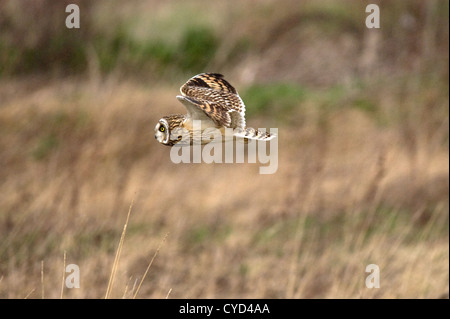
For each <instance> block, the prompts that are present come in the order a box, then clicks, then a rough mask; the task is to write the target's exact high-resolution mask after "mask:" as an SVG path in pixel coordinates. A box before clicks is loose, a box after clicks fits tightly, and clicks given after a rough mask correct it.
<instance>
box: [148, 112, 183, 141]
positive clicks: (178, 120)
mask: <svg viewBox="0 0 450 319" xmlns="http://www.w3.org/2000/svg"><path fill="white" fill-rule="evenodd" d="M185 120H186V116H185V115H182V114H174V115H168V116H164V117H162V118H161V119H160V120H159V121H158V123H157V124H156V126H155V138H156V140H157V141H158V142H159V143H161V144H164V145H167V146H173V145H175V144H177V143H179V142H180V141H181V139H182V135H183V133H185V131H186V130H184V128H183V123H184V121H185Z"/></svg>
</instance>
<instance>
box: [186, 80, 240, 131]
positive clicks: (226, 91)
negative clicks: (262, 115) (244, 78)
mask: <svg viewBox="0 0 450 319" xmlns="http://www.w3.org/2000/svg"><path fill="white" fill-rule="evenodd" d="M180 92H181V94H182V96H177V98H178V100H180V101H181V102H182V103H183V104H184V105H185V106H186V108H187V109H188V116H190V117H191V118H192V119H200V120H204V118H203V116H202V115H201V114H199V113H198V112H196V110H195V108H197V109H198V110H201V111H202V112H203V113H204V114H206V115H207V116H208V117H209V118H210V119H211V120H212V121H213V122H214V123H215V124H216V125H217V126H224V127H231V128H242V129H244V128H245V105H244V102H243V101H242V99H241V98H240V97H239V94H238V93H237V91H236V89H235V88H234V87H233V86H232V85H231V84H230V83H228V82H227V81H226V80H225V79H224V78H223V75H221V74H218V73H201V74H198V75H196V76H194V77H192V78H190V79H189V80H188V81H187V82H186V83H185V84H184V85H183V86H182V87H181V88H180ZM193 107H194V108H193Z"/></svg>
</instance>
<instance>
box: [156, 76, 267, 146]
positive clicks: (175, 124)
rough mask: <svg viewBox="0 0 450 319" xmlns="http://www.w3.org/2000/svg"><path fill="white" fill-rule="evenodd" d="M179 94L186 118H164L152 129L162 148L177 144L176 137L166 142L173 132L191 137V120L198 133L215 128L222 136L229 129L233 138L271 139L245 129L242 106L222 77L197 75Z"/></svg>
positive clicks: (180, 116) (177, 115) (232, 89)
mask: <svg viewBox="0 0 450 319" xmlns="http://www.w3.org/2000/svg"><path fill="white" fill-rule="evenodd" d="M180 92H181V95H178V96H177V99H178V100H179V101H180V102H181V103H183V105H184V106H185V107H186V110H187V114H186V115H182V114H175V115H169V116H165V117H163V118H161V119H160V120H159V122H158V124H157V125H156V127H155V138H156V139H157V140H158V141H159V142H160V143H162V144H164V145H169V146H172V145H174V144H176V143H177V142H179V141H180V138H179V137H177V136H174V137H173V138H169V136H170V134H173V133H175V132H174V130H175V129H177V128H184V129H186V130H187V131H188V132H189V133H190V135H191V137H192V130H193V121H194V120H200V121H201V130H204V129H206V128H210V127H215V128H219V129H222V130H221V132H223V128H232V129H234V130H235V132H236V133H235V134H234V136H236V137H242V138H245V139H257V140H270V139H272V138H273V137H274V136H273V135H272V134H270V133H266V132H261V131H258V130H255V129H253V128H247V127H246V121H245V104H244V102H243V101H242V99H241V98H240V96H239V94H238V93H237V91H236V89H235V88H234V87H233V86H232V85H231V84H230V83H229V82H228V81H226V80H225V79H224V78H223V75H222V74H218V73H201V74H198V75H196V76H194V77H192V78H190V79H189V80H188V81H187V82H186V83H185V84H183V86H181V88H180ZM177 134H178V133H177ZM222 134H223V133H222ZM192 140H193V139H192V138H191V144H192ZM202 142H203V141H202Z"/></svg>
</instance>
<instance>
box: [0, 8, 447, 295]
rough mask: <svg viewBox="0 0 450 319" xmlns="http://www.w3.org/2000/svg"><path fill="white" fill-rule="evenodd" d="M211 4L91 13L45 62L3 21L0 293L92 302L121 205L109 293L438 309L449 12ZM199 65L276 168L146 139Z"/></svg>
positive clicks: (109, 260)
mask: <svg viewBox="0 0 450 319" xmlns="http://www.w3.org/2000/svg"><path fill="white" fill-rule="evenodd" d="M43 2H45V1H43ZM72 2H77V1H72ZM5 3H6V4H5ZM11 3H12V2H11V1H4V2H0V5H3V6H7V8H8V10H9V11H2V12H9V13H11V14H16V15H19V16H20V15H23V16H26V14H27V12H26V11H25V12H23V11H20V10H19V9H18V7H15V6H13V5H12V4H11ZM19 3H20V1H19ZM79 3H80V7H81V12H82V13H83V5H85V3H86V2H83V1H81V2H80V1H79ZM217 5H218V6H219V8H216V5H215V4H212V3H211V2H203V1H192V2H187V3H184V2H183V4H182V5H181V4H179V3H178V2H162V1H148V2H145V1H130V4H125V3H123V4H122V3H120V4H119V2H118V1H99V2H98V4H97V5H96V6H92V7H89V13H90V14H91V15H92V17H93V18H92V19H91V20H88V21H86V20H82V21H86V23H89V26H90V28H91V29H90V32H91V33H92V35H91V34H90V33H87V35H83V34H82V35H80V36H79V38H77V37H75V40H76V41H80V42H76V41H75V40H73V41H75V42H70V41H69V40H65V41H69V43H72V44H73V46H64V47H65V48H69V49H70V48H72V49H73V51H70V50H69V49H67V50H69V51H68V53H67V54H62V53H60V51H58V50H59V47H57V46H56V47H52V46H47V48H48V50H47V51H45V52H46V53H45V55H43V56H39V55H38V54H32V53H33V52H37V51H36V50H38V49H37V47H36V46H33V44H29V47H26V48H22V47H19V46H17V45H18V44H16V43H14V41H13V40H12V39H14V37H13V36H12V35H13V34H14V32H25V31H21V29H20V28H17V27H14V25H13V23H12V22H11V21H15V20H8V19H5V18H4V17H5V16H3V20H2V19H0V26H1V23H2V21H3V22H4V21H10V22H11V23H9V24H5V25H7V26H8V27H9V29H8V28H6V29H5V30H10V33H8V32H7V31H4V32H3V31H2V33H0V66H1V67H2V68H1V69H0V167H1V168H0V298H60V297H61V296H62V297H63V298H104V297H105V294H106V293H107V287H108V283H109V281H110V278H111V271H112V269H113V265H114V260H115V257H116V252H117V250H118V247H119V241H120V239H121V235H122V231H123V228H124V225H125V223H126V219H127V213H128V212H129V210H130V205H131V204H132V207H131V210H130V216H129V221H128V223H127V228H126V234H125V237H124V240H123V243H122V245H120V248H121V255H120V259H119V260H118V263H117V265H116V266H117V269H116V272H115V274H114V276H113V279H114V282H113V285H112V287H110V288H111V290H110V292H108V297H110V298H122V297H123V298H133V297H137V298H166V297H169V298H448V292H449V121H448V119H449V107H448V104H449V81H448V65H449V63H448V61H449V60H448V56H449V52H448V41H449V39H448V23H449V18H448V3H447V2H445V1H429V2H426V4H425V3H422V2H420V1H411V2H409V3H408V4H399V3H398V2H393V1H391V2H389V1H386V2H383V3H381V4H380V8H381V14H382V16H381V17H382V20H381V21H382V27H381V29H379V30H368V29H366V27H365V24H364V20H365V17H366V13H365V11H364V9H365V6H364V5H363V4H359V3H358V2H347V1H342V2H332V1H317V2H314V3H311V2H307V1H300V2H296V1H281V2H280V1H262V2H260V3H259V4H258V5H256V4H255V3H253V2H234V1H231V2H227V3H226V4H225V3H223V4H217ZM117 6H119V7H120V10H119V7H117ZM4 8H5V7H4ZM19 8H20V6H19ZM444 9H445V10H444ZM199 12H200V13H201V14H198V13H199ZM49 16H52V15H49ZM55 16H58V15H57V14H56V15H55ZM197 16H198V18H197ZM1 17H2V15H0V18H1ZM6 17H8V16H7V15H6ZM63 17H65V13H64V12H63ZM194 17H195V18H194ZM44 20H45V19H44ZM230 21H232V22H233V23H230ZM30 23H32V22H30ZM36 23H37V22H36ZM39 26H40V25H37V26H36V30H38V27H39ZM107 26H109V28H108V27H107ZM111 26H113V27H111ZM44 29H45V28H44ZM27 30H28V31H26V32H25V34H27V35H29V34H30V33H31V35H29V37H30V39H32V38H33V37H32V34H33V32H32V31H29V30H30V29H29V28H28V29H27ZM45 30H47V29H45ZM51 30H53V29H51ZM81 30H83V24H82V27H81ZM92 30H95V31H92ZM149 30H150V31H151V32H150V31H149ZM47 31H48V30H47ZM48 32H50V31H48ZM61 32H62V34H64V32H72V31H69V30H67V29H64V30H62V31H61ZM37 33H38V32H37V31H36V33H35V34H37ZM43 34H45V33H43ZM48 37H49V39H53V37H54V35H52V34H50V35H48ZM36 38H39V37H38V36H36ZM41 39H46V37H45V36H42V37H41ZM62 39H65V38H64V37H63V38H62ZM86 39H87V40H86ZM33 41H34V40H30V41H28V42H27V41H24V44H23V45H24V46H25V43H33ZM36 41H37V40H36ZM42 41H43V43H44V44H45V43H46V42H45V41H47V40H45V41H44V40H42ZM84 41H87V42H84ZM50 43H51V42H50ZM63 43H65V42H63ZM78 45H80V46H79V47H78ZM44 46H45V45H44ZM114 48H115V49H114ZM22 49H23V50H22ZM14 52H15V53H14ZM30 52H31V53H30ZM77 52H78V53H77ZM13 53H14V54H13ZM50 57H52V58H50ZM71 57H72V58H73V59H70V58H71ZM26 61H28V62H26ZM69 62H70V63H69ZM27 63H28V64H27ZM64 66H67V67H64ZM203 71H209V72H220V73H223V74H225V76H226V78H227V79H228V80H229V81H230V82H231V83H232V84H233V85H235V87H236V88H237V89H238V91H239V93H240V95H241V96H242V98H243V99H244V102H245V103H246V106H247V123H248V124H249V125H250V126H254V127H267V128H271V127H274V128H278V132H279V137H278V147H279V153H278V171H277V172H276V173H275V174H273V175H260V174H259V166H260V164H251V163H247V164H205V163H202V164H178V165H177V164H173V163H172V162H171V161H170V156H169V155H170V148H168V147H165V146H162V145H160V144H158V143H157V142H156V141H155V139H154V132H153V128H154V126H155V124H156V122H157V121H158V119H159V118H161V117H162V116H164V115H166V114H170V113H180V112H183V111H184V110H183V106H182V105H181V104H180V103H178V102H177V100H176V99H175V96H176V95H177V94H178V88H179V86H180V85H181V84H183V83H184V81H186V80H187V79H188V78H189V77H190V76H192V75H195V74H196V73H199V72H203ZM156 253H157V254H156ZM150 263H151V267H150V268H148V266H149V264H150ZM68 264H76V265H78V266H79V268H80V288H74V289H69V288H66V287H64V286H62V280H63V274H64V266H65V265H68ZM369 264H376V265H378V266H379V268H380V288H374V289H369V288H366V285H365V280H366V277H367V276H368V273H366V272H365V269H366V266H367V265H369ZM147 269H148V272H146V270H147ZM144 275H145V277H144ZM143 277H144V280H143V281H142V285H141V286H140V287H139V285H140V282H141V280H142V278H143ZM138 287H139V288H138Z"/></svg>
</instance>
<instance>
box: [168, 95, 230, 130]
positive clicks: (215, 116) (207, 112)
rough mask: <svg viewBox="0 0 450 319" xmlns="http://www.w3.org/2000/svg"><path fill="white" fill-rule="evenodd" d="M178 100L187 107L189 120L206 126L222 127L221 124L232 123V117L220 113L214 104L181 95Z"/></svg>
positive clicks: (225, 113)
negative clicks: (197, 121) (200, 122)
mask: <svg viewBox="0 0 450 319" xmlns="http://www.w3.org/2000/svg"><path fill="white" fill-rule="evenodd" d="M177 99H178V101H180V102H181V103H183V105H184V106H185V107H186V110H187V115H188V116H187V117H188V119H189V120H200V121H202V124H203V125H205V124H207V125H206V126H221V123H224V122H225V123H228V122H230V121H231V118H230V115H229V114H228V113H227V112H221V113H220V109H219V108H217V106H216V105H214V104H209V103H205V102H200V101H197V100H195V99H193V98H190V97H187V96H181V95H177ZM227 117H228V118H227ZM213 124H214V125H213Z"/></svg>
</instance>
